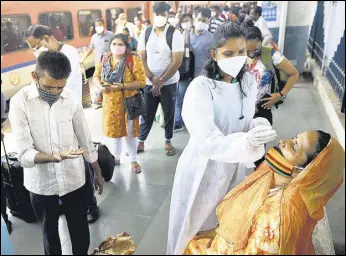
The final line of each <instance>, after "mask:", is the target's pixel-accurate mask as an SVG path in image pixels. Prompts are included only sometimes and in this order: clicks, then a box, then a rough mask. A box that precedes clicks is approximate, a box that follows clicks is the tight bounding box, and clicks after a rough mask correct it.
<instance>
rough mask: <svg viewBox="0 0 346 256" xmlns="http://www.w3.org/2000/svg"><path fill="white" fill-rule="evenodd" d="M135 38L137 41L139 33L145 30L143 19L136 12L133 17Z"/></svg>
mask: <svg viewBox="0 0 346 256" xmlns="http://www.w3.org/2000/svg"><path fill="white" fill-rule="evenodd" d="M135 26H136V27H135V39H136V40H137V41H138V39H139V37H140V35H141V33H142V32H143V30H145V25H144V20H142V15H139V14H137V16H136V18H135Z"/></svg>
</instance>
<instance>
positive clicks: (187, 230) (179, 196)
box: [166, 73, 265, 255]
mask: <svg viewBox="0 0 346 256" xmlns="http://www.w3.org/2000/svg"><path fill="white" fill-rule="evenodd" d="M214 82H215V83H214ZM214 82H213V81H212V80H211V79H209V78H207V77H204V76H199V77H197V78H195V79H194V80H193V81H192V82H191V83H190V85H189V87H188V89H187V91H186V94H185V99H184V104H183V111H182V116H183V119H184V123H185V126H186V128H187V130H188V131H189V133H190V136H191V137H190V140H189V143H188V145H187V147H186V148H185V150H184V152H183V153H182V155H181V157H180V159H179V161H178V165H177V170H176V172H175V177H174V184H173V190H172V199H171V207H170V216H169V231H168V244H167V253H166V254H167V255H180V254H182V253H183V252H184V249H185V248H186V246H187V244H188V243H189V241H190V240H191V239H192V238H193V237H194V236H195V235H196V234H197V232H199V231H201V230H208V229H212V228H215V227H216V225H217V218H216V207H217V205H218V204H219V202H220V201H221V200H222V199H223V198H224V196H225V195H226V194H227V192H228V191H229V190H230V189H232V188H234V187H235V186H236V185H238V184H239V183H240V182H242V181H243V180H244V179H245V175H246V164H247V163H250V162H252V163H254V162H255V161H257V160H259V159H260V158H261V157H262V156H263V155H264V152H265V151H264V146H262V147H261V148H260V149H258V150H255V151H252V150H251V149H249V148H248V147H247V143H246V140H247V137H248V136H249V135H248V134H247V132H248V131H249V130H250V129H252V128H253V127H254V123H253V117H254V114H255V102H256V96H257V83H256V82H255V80H254V79H253V78H252V76H251V75H250V74H249V73H246V74H245V75H244V79H243V81H242V86H243V91H244V92H245V94H246V95H247V97H245V98H244V99H242V96H241V91H240V85H239V83H234V84H230V83H225V82H221V81H214ZM242 115H243V116H244V118H243V119H239V118H240V116H242Z"/></svg>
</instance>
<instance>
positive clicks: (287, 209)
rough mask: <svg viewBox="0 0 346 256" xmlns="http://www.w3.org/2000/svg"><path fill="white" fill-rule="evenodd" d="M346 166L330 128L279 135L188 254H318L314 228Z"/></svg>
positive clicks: (218, 210) (189, 245) (223, 204)
mask: <svg viewBox="0 0 346 256" xmlns="http://www.w3.org/2000/svg"><path fill="white" fill-rule="evenodd" d="M344 169H345V151H344V150H343V148H342V147H341V145H340V144H339V143H338V142H337V141H336V140H335V139H334V138H331V136H330V135H329V134H327V133H324V132H321V131H307V132H304V133H302V134H299V135H298V136H297V137H296V138H294V139H291V140H282V141H280V144H279V146H278V147H274V148H271V149H270V150H269V151H268V153H267V154H266V161H265V162H264V163H262V165H260V166H259V168H258V170H257V171H256V172H254V173H252V174H251V175H250V176H249V177H248V178H247V179H246V180H245V181H244V182H242V183H240V184H239V185H238V186H237V187H235V188H234V189H233V190H231V191H230V192H229V193H228V194H227V195H226V197H225V198H224V200H223V201H222V202H221V203H220V204H219V206H218V208H217V210H216V214H217V217H218V221H219V224H218V227H216V229H214V230H210V231H206V232H203V233H198V234H197V235H196V236H195V238H194V239H192V240H191V241H190V243H189V244H188V246H187V248H186V250H185V253H184V254H188V255H191V254H192V255H198V254H209V255H211V254H214V255H215V254H228V255H230V254H240V255H248V254H251V255H258V254H267V255H268V254H269V255H296V254H302V255H312V254H315V250H314V247H313V245H312V233H313V231H314V229H315V226H316V224H317V222H318V221H319V220H321V219H322V218H323V216H324V210H323V207H324V206H325V205H326V204H327V202H328V200H329V199H330V198H331V197H332V196H333V195H334V194H335V192H336V191H337V190H338V189H339V187H340V186H341V184H342V183H343V180H344Z"/></svg>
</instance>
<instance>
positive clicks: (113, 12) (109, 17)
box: [106, 8, 124, 32]
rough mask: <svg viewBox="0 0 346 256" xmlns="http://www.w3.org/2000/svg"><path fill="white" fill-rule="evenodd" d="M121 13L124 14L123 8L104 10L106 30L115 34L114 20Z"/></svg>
mask: <svg viewBox="0 0 346 256" xmlns="http://www.w3.org/2000/svg"><path fill="white" fill-rule="evenodd" d="M121 13H124V9H123V8H112V9H107V10H106V21H107V30H109V31H112V32H115V27H116V20H117V19H118V17H119V15H120V14H121Z"/></svg>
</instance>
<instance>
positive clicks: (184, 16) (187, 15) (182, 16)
mask: <svg viewBox="0 0 346 256" xmlns="http://www.w3.org/2000/svg"><path fill="white" fill-rule="evenodd" d="M186 17H189V18H190V19H191V20H192V21H193V17H192V14H191V13H184V14H183V15H181V16H180V19H179V22H180V24H181V23H183V20H184V19H185V18H186Z"/></svg>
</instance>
